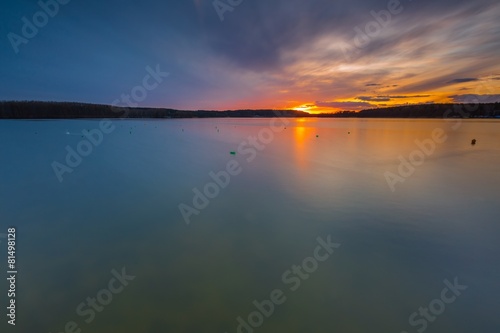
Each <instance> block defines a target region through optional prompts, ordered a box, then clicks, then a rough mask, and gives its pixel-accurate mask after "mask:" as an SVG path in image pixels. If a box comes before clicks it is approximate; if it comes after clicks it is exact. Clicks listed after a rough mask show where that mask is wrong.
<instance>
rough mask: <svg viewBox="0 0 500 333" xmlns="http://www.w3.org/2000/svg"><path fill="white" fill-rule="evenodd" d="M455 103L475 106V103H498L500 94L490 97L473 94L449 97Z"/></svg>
mask: <svg viewBox="0 0 500 333" xmlns="http://www.w3.org/2000/svg"><path fill="white" fill-rule="evenodd" d="M449 98H451V99H452V100H453V102H455V103H467V104H475V103H500V94H492V95H473V94H464V95H452V96H449Z"/></svg>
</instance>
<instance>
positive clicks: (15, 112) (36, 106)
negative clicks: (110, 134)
mask: <svg viewBox="0 0 500 333" xmlns="http://www.w3.org/2000/svg"><path fill="white" fill-rule="evenodd" d="M278 116H279V117H319V118H444V117H447V118H454V117H456V118H494V117H495V118H500V103H487V104H475V105H466V104H418V105H404V106H395V107H387V108H378V109H367V110H362V111H359V112H356V111H340V112H335V113H323V114H309V113H307V112H303V111H297V110H250V109H248V110H227V111H209V110H197V111H186V110H174V109H163V108H126V107H114V106H111V105H102V104H87V103H71V102H37V101H4V102H0V119H84V118H87V119H88V118H224V117H232V118H249V117H278Z"/></svg>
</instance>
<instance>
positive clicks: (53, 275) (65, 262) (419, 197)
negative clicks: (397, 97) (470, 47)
mask: <svg viewBox="0 0 500 333" xmlns="http://www.w3.org/2000/svg"><path fill="white" fill-rule="evenodd" d="M82 131H84V133H86V134H85V135H83V134H82ZM85 131H88V132H85ZM472 139H476V140H477V143H476V144H475V145H472V144H471V140H472ZM0 153H1V157H2V163H1V166H0V168H1V174H2V186H1V191H0V212H1V216H2V219H1V224H0V226H1V229H0V233H2V234H4V235H3V237H5V234H7V228H9V227H15V228H16V264H17V269H18V275H17V283H16V297H15V299H16V305H17V308H16V327H15V330H13V329H12V327H11V326H10V325H8V324H7V322H6V321H7V320H6V316H5V313H6V310H5V307H6V306H7V305H8V304H7V302H6V301H2V308H3V309H4V310H2V317H3V318H4V319H3V321H2V323H1V324H0V326H2V327H3V326H5V327H6V328H7V332H10V331H12V332H14V331H15V332H47V333H49V332H52V333H56V332H57V333H59V332H94V333H101V332H102V333H104V332H106V333H109V332H135V333H138V332H144V333H160V332H193V333H199V332H214V333H215V332H217V333H224V332H227V333H230V332H244V333H251V332H259V333H260V332H262V333H264V332H314V333H321V332H325V333H326V332H328V333H331V332H360V333H361V332H363V333H365V332H373V333H378V332H380V333H382V332H385V333H387V332H394V333H400V332H408V333H411V332H424V331H426V332H455V333H457V332H464V333H465V332H467V333H470V332H481V333H490V332H491V333H497V332H498V329H499V328H500V317H499V315H498V310H499V309H500V298H499V297H498V296H499V295H500V283H499V281H500V266H499V264H498V259H499V258H500V242H499V239H500V223H499V222H500V219H499V218H500V191H499V189H500V121H495V120H463V121H461V120H457V119H455V120H443V119H438V120H406V119H404V120H403V119H275V120H274V121H273V120H272V119H266V118H253V119H228V118H220V119H186V120H175V119H165V120H112V121H110V122H106V121H100V120H58V121H0ZM68 155H69V157H68ZM0 241H2V243H0V247H1V249H2V250H1V258H2V264H1V266H0V267H2V270H4V271H6V269H5V267H6V266H5V263H6V261H7V254H6V253H7V239H6V238H0ZM2 274H4V275H2V276H5V275H6V273H5V272H4V273H2ZM2 281H3V282H2V283H1V284H0V288H1V293H2V294H4V293H5V292H7V290H8V289H9V285H8V283H7V281H6V279H5V278H3V279H2ZM2 299H4V300H5V298H2ZM7 319H8V317H7ZM2 332H5V329H4V328H2Z"/></svg>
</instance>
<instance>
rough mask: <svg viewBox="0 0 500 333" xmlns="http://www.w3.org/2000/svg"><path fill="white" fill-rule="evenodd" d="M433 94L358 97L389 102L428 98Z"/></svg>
mask: <svg viewBox="0 0 500 333" xmlns="http://www.w3.org/2000/svg"><path fill="white" fill-rule="evenodd" d="M430 96H431V95H408V96H404V95H395V96H393V95H386V96H384V95H382V96H358V97H356V98H357V99H359V100H362V101H367V102H389V101H390V100H391V99H404V98H426V97H430Z"/></svg>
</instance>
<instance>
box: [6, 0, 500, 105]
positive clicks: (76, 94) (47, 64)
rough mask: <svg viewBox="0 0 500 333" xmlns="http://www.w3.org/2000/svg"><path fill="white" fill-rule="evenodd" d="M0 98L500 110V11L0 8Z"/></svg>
mask: <svg viewBox="0 0 500 333" xmlns="http://www.w3.org/2000/svg"><path fill="white" fill-rule="evenodd" d="M1 6H2V10H1V11H0V27H1V33H2V37H1V46H0V63H1V67H0V77H1V79H0V100H42V101H70V102H86V103H99V104H115V105H121V106H124V105H130V106H141V107H165V108H175V109H184V110H198V109H205V110H228V109H245V108H251V109H261V108H275V109H297V110H303V111H308V112H312V113H316V112H336V111H339V110H354V111H356V110H361V109H368V108H374V107H385V106H394V105H404V104H416V103H446V102H457V103H471V102H474V101H480V102H497V101H498V102H500V61H499V60H500V38H499V36H500V19H499V17H500V2H499V1H498V0H476V1H461V0H440V1H434V0H433V1H431V0H401V1H399V0H389V1H387V0H381V1H380V0H348V1H344V0H340V1H335V0H307V1H306V0H216V1H214V0H174V1H166V0H162V1H160V0H143V1H128V0H120V1H118V0H108V1H95V0H86V1H81V0H58V2H56V0H41V1H39V2H37V1H25V0H2V2H1Z"/></svg>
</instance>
